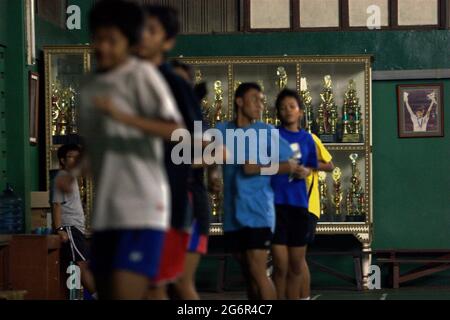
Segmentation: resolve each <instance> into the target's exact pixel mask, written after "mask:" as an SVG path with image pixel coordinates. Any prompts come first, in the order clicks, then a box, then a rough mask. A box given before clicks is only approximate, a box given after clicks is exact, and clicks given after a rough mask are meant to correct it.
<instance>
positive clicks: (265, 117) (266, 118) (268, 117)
mask: <svg viewBox="0 0 450 320" xmlns="http://www.w3.org/2000/svg"><path fill="white" fill-rule="evenodd" d="M258 85H259V86H260V87H261V90H262V93H263V95H264V97H263V105H264V111H263V113H262V114H261V118H262V119H261V120H262V121H263V122H264V123H266V124H274V122H275V121H274V120H273V117H272V112H271V110H270V108H269V105H268V104H267V96H266V93H265V87H264V81H262V80H258Z"/></svg>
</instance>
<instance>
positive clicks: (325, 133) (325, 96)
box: [317, 75, 338, 142]
mask: <svg viewBox="0 0 450 320" xmlns="http://www.w3.org/2000/svg"><path fill="white" fill-rule="evenodd" d="M320 98H321V99H322V103H321V104H320V105H319V108H318V119H317V123H318V124H319V138H320V140H322V142H336V141H337V139H336V138H337V134H336V132H337V131H336V130H337V120H338V113H337V106H336V104H335V103H334V94H333V81H332V80H331V76H330V75H326V76H325V77H324V79H323V90H322V93H321V94H320Z"/></svg>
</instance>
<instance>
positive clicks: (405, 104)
mask: <svg viewBox="0 0 450 320" xmlns="http://www.w3.org/2000/svg"><path fill="white" fill-rule="evenodd" d="M397 115H398V136H399V138H433V137H443V136H444V86H443V84H442V83H431V84H400V85H397Z"/></svg>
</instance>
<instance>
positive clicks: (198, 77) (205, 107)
mask: <svg viewBox="0 0 450 320" xmlns="http://www.w3.org/2000/svg"><path fill="white" fill-rule="evenodd" d="M202 82H203V74H202V71H201V70H200V69H197V70H195V84H196V85H199V84H201V83H202ZM200 105H201V107H202V115H203V121H205V123H206V125H207V126H208V127H209V126H210V125H211V121H210V119H211V110H210V106H209V101H208V98H207V97H206V96H205V97H204V98H203V99H202V101H201V102H200Z"/></svg>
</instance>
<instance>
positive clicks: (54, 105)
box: [52, 83, 60, 137]
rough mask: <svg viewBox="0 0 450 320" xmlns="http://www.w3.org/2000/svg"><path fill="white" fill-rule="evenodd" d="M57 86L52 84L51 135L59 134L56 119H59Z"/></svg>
mask: <svg viewBox="0 0 450 320" xmlns="http://www.w3.org/2000/svg"><path fill="white" fill-rule="evenodd" d="M59 96H60V94H59V86H58V85H57V84H56V83H53V84H52V137H54V136H57V135H58V134H59V130H58V119H59V103H60V101H59V100H60V97H59Z"/></svg>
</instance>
